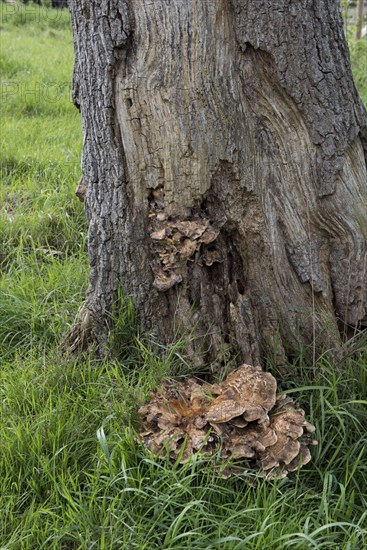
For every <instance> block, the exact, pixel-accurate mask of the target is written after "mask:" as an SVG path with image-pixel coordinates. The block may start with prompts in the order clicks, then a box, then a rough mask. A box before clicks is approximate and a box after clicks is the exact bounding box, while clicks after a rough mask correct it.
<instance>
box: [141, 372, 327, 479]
mask: <svg viewBox="0 0 367 550" xmlns="http://www.w3.org/2000/svg"><path fill="white" fill-rule="evenodd" d="M276 391H277V385H276V380H275V378H274V377H273V376H272V375H271V374H270V373H266V372H263V371H262V369H261V367H252V366H249V365H242V366H241V367H239V368H238V369H236V370H235V371H233V372H231V373H230V374H229V375H228V377H227V378H226V380H225V381H224V382H222V383H218V384H213V385H212V384H209V383H207V382H202V381H200V380H197V379H195V378H190V379H188V380H185V381H184V382H180V383H173V382H169V381H166V382H164V384H163V386H162V389H161V390H160V391H154V392H152V394H151V400H150V402H149V403H148V404H147V405H144V406H143V407H141V408H140V409H139V414H140V416H141V417H142V420H143V427H142V431H141V433H140V436H141V438H142V441H143V443H144V445H145V446H146V447H147V448H148V449H149V450H150V451H152V452H153V453H154V454H158V455H160V456H165V455H166V453H169V454H170V457H171V458H172V459H173V460H177V459H179V460H180V462H181V463H184V462H186V461H187V460H188V459H189V458H190V456H191V455H193V454H194V453H197V452H200V453H201V454H204V455H207V456H210V455H213V454H214V453H215V452H218V450H219V452H220V453H221V456H222V458H223V460H224V462H227V459H233V460H231V461H229V464H231V465H230V466H228V467H226V468H225V470H224V475H230V474H231V473H233V472H234V471H235V472H236V473H241V472H244V471H246V470H248V469H255V470H257V472H258V474H259V475H263V476H266V477H267V478H272V479H273V478H283V477H285V476H286V475H287V473H288V472H292V471H294V470H296V469H297V468H298V466H303V465H304V464H307V463H308V462H309V461H310V459H311V455H310V451H309V448H308V446H309V445H315V444H316V443H317V442H316V441H314V440H312V437H311V434H312V433H313V432H314V431H315V428H314V426H313V425H312V424H310V423H309V422H307V420H306V419H305V416H304V411H303V410H301V409H298V408H297V407H296V405H295V404H294V402H293V401H292V400H291V399H289V398H287V397H285V396H278V397H277V395H276ZM233 463H235V466H234V465H233Z"/></svg>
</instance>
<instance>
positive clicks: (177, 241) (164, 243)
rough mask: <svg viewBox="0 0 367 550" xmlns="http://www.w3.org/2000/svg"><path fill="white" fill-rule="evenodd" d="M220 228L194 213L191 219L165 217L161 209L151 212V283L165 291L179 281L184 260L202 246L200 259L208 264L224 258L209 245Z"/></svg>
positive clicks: (183, 268) (184, 267)
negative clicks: (152, 279) (152, 258)
mask: <svg viewBox="0 0 367 550" xmlns="http://www.w3.org/2000/svg"><path fill="white" fill-rule="evenodd" d="M219 232H220V228H219V227H216V226H215V225H214V224H212V223H211V222H210V220H208V219H207V218H203V217H202V216H199V215H196V216H192V217H191V218H190V219H184V220H183V219H180V218H178V217H172V216H168V215H167V214H165V213H164V212H162V211H158V212H155V211H153V212H151V213H150V229H149V234H150V239H151V248H152V252H153V256H154V260H153V262H152V264H151V267H152V270H153V273H154V282H153V285H154V287H155V288H157V289H158V290H160V291H162V292H164V291H166V290H168V289H170V288H172V287H173V286H174V285H175V284H177V283H180V282H181V281H182V280H183V278H184V276H185V273H186V269H187V262H188V261H189V260H190V259H193V258H194V256H195V254H196V252H198V251H199V250H200V249H202V262H201V263H204V264H205V265H207V266H210V265H212V264H213V263H214V262H221V261H223V259H222V256H221V253H220V252H219V251H217V250H215V248H211V249H209V248H208V245H212V243H213V242H214V241H215V240H216V238H217V237H218V235H219Z"/></svg>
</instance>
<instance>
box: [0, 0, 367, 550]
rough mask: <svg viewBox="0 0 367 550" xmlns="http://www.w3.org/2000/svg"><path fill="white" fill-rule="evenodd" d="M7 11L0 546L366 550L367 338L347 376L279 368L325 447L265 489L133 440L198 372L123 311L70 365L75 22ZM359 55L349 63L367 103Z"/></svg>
mask: <svg viewBox="0 0 367 550" xmlns="http://www.w3.org/2000/svg"><path fill="white" fill-rule="evenodd" d="M0 7H1V9H2V12H1V21H0V26H1V30H0V40H1V53H0V78H1V104H0V107H1V148H0V164H1V176H2V185H1V187H0V269H1V278H0V360H1V368H0V396H1V415H0V548H1V550H18V549H19V550H20V549H26V550H39V549H45V550H46V549H47V550H59V549H65V550H73V549H85V550H92V549H96V550H97V549H98V550H99V549H100V550H107V549H108V550H120V549H121V550H133V549H137V550H153V549H155V548H156V549H165V550H174V549H175V550H183V549H186V548H187V549H202V550H207V549H216V548H218V549H221V550H250V549H251V550H252V549H253V550H255V549H257V550H263V549H268V550H281V549H294V550H303V549H328V550H331V549H335V550H362V549H363V548H366V547H367V430H366V427H367V409H366V405H367V401H366V396H367V346H366V345H363V338H362V340H361V341H360V343H359V344H358V345H357V344H355V345H354V344H353V343H352V342H349V343H348V345H346V349H345V357H344V358H343V359H342V360H341V361H340V362H339V363H330V361H329V360H328V359H327V358H326V357H322V358H320V359H319V360H318V361H317V363H316V364H314V365H309V364H307V362H306V361H305V360H304V359H303V354H302V350H300V355H299V358H298V359H297V360H295V364H293V365H289V369H288V374H285V371H284V370H283V371H282V372H281V373H280V372H277V369H276V368H275V367H274V366H272V365H271V364H269V365H268V368H269V370H270V371H271V372H272V373H273V374H274V375H275V376H276V377H277V378H278V380H281V387H280V390H281V391H283V392H286V393H289V394H290V395H292V397H294V398H296V400H297V402H298V403H300V404H301V405H302V406H303V407H304V408H305V410H306V411H307V415H308V417H309V418H310V419H311V421H312V422H313V423H314V424H315V425H316V428H317V432H316V439H318V441H319V445H318V446H317V447H315V448H314V449H313V450H312V454H313V460H312V462H311V463H309V464H308V465H307V466H305V467H304V468H303V469H302V470H300V471H299V472H296V473H294V474H291V475H290V476H289V478H287V479H284V480H282V481H271V482H269V481H257V480H254V479H253V478H252V477H251V476H250V474H249V476H248V479H247V480H246V478H245V479H241V478H237V477H232V478H230V479H227V480H225V479H221V478H220V477H218V475H216V474H215V473H214V468H213V461H215V460H216V459H215V458H213V459H210V460H209V459H205V458H204V457H199V456H197V457H195V458H194V459H193V460H192V461H191V462H189V463H187V464H186V465H184V466H179V465H177V464H170V463H168V462H165V461H163V460H161V461H160V460H158V459H155V458H154V457H153V456H151V455H150V454H149V453H148V452H146V451H145V450H144V449H142V447H141V446H140V445H139V444H138V443H137V441H136V439H135V437H134V433H135V432H134V427H135V426H136V409H137V405H138V404H141V403H143V402H144V400H145V399H146V396H147V394H148V392H149V391H150V390H151V389H152V388H153V387H155V386H156V385H157V384H159V383H160V381H161V380H162V379H163V378H165V377H168V376H170V377H174V378H179V377H182V376H185V375H187V374H189V373H190V366H189V365H187V364H186V363H185V361H184V359H183V358H182V357H181V354H180V345H179V343H178V344H177V345H175V346H172V347H171V348H170V349H165V350H162V349H159V348H158V347H157V346H155V345H154V344H153V343H152V342H150V341H149V339H148V338H147V337H144V336H142V335H138V334H137V332H136V330H135V312H134V310H133V308H132V306H131V304H130V303H128V302H127V301H126V302H125V303H123V307H122V312H121V315H120V317H119V319H118V322H117V325H116V330H115V332H114V333H113V334H112V335H111V347H114V348H115V349H117V348H118V350H117V351H118V353H117V351H116V354H115V355H116V357H115V358H110V359H109V360H105V361H103V362H101V361H96V360H95V359H94V358H93V356H83V357H79V358H78V359H73V358H70V357H65V356H63V355H62V354H61V353H60V350H59V343H60V340H61V338H62V335H63V334H65V332H66V331H67V330H68V328H69V327H70V325H71V324H72V322H73V319H74V318H75V314H76V312H77V310H78V307H79V306H80V305H81V303H82V301H83V296H84V293H85V290H86V286H87V277H88V259H87V254H86V224H85V218H84V212H83V206H82V205H81V203H80V202H79V201H78V200H77V198H76V197H75V195H74V191H75V187H76V184H77V181H78V179H79V177H80V151H81V142H82V136H81V127H80V116H79V113H78V112H77V110H76V109H75V108H74V107H73V105H72V103H71V99H70V95H71V88H70V81H71V76H72V63H73V49H72V37H71V30H70V20H69V15H68V13H67V12H66V11H64V12H60V11H50V10H46V9H45V8H39V7H35V6H33V5H27V6H26V7H23V8H22V9H20V8H19V7H18V6H16V5H15V6H14V5H6V6H5V5H3V4H0ZM366 45H367V41H365V42H364V43H361V44H359V45H354V44H352V46H351V53H352V60H353V67H354V71H355V76H356V81H357V84H358V85H359V86H360V93H361V95H362V97H363V98H364V101H365V102H366V103H367V82H366V71H365V60H366V56H367V46H366ZM366 340H367V338H366V337H365V338H364V344H366ZM295 368H296V369H297V372H298V374H299V377H298V380H297V383H295V381H294V379H293V374H292V373H294V369H295Z"/></svg>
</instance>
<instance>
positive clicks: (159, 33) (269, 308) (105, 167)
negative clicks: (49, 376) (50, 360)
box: [69, 0, 367, 364]
mask: <svg viewBox="0 0 367 550" xmlns="http://www.w3.org/2000/svg"><path fill="white" fill-rule="evenodd" d="M70 7H71V12H72V17H73V28H74V41H75V52H76V63H75V74H74V102H75V103H76V104H77V105H80V109H81V114H82V121H83V131H84V138H85V139H84V147H83V162H82V165H83V176H84V181H85V183H86V188H87V191H86V196H85V204H86V211H87V215H88V220H89V254H90V263H91V275H90V288H89V291H88V296H87V300H86V304H85V307H84V309H83V310H82V312H81V314H80V315H81V318H83V315H84V316H85V311H86V310H87V311H88V319H89V321H88V326H90V329H89V332H88V334H89V336H88V338H87V339H86V338H85V337H83V338H82V340H81V339H80V330H79V329H80V324H79V325H77V326H76V329H75V330H74V331H73V332H72V334H71V335H70V338H69V344H70V345H71V347H77V345H78V344H80V342H81V341H83V343H85V342H88V340H93V339H97V340H101V335H102V334H103V333H104V331H105V328H104V327H105V325H104V323H105V320H106V319H107V318H108V312H109V311H110V310H111V307H112V305H113V303H114V300H115V296H116V291H117V288H118V287H119V286H120V285H122V286H123V287H124V288H125V290H126V292H128V293H129V294H131V295H132V296H133V297H134V300H135V303H136V306H137V307H138V309H139V311H140V317H141V325H142V327H144V329H148V330H153V331H154V332H156V334H157V335H158V337H159V338H160V339H161V340H162V341H163V342H169V341H172V339H174V338H175V337H176V336H177V335H178V334H181V333H182V332H183V333H184V334H186V335H188V334H190V333H191V334H192V336H193V339H192V340H191V341H190V343H189V345H188V352H189V353H190V354H191V359H192V361H194V362H195V361H196V362H197V363H203V362H204V361H207V360H209V359H211V360H213V359H216V360H217V362H218V364H220V363H221V362H223V361H227V360H228V359H229V358H230V357H234V356H237V357H239V358H241V359H242V360H244V361H246V362H249V363H257V362H258V361H259V360H260V359H261V358H263V357H264V356H265V355H268V354H272V356H274V354H275V359H276V361H278V362H279V363H283V362H284V361H285V360H286V355H287V354H289V353H292V352H294V351H296V350H297V349H299V346H300V344H310V343H311V342H314V343H315V345H316V348H317V349H321V348H322V347H324V348H325V347H326V348H330V347H335V348H337V347H338V345H339V342H340V328H341V327H343V326H346V325H348V326H349V327H351V328H352V329H353V327H357V326H361V325H363V324H367V317H366V308H367V244H366V243H367V172H366V143H367V140H366V138H367V115H366V111H365V109H364V107H363V105H362V102H361V100H360V98H359V97H358V94H357V92H356V89H355V86H354V83H353V79H352V75H351V70H350V64H349V57H348V52H347V46H346V42H345V38H344V35H343V26H342V20H341V16H340V13H339V7H338V2H337V1H336V0H318V1H317V2H315V1H313V0H300V1H299V2H296V3H295V2H289V1H288V0H272V1H270V0H256V1H254V0H231V1H228V0H210V1H204V0H154V2H152V1H151V0H120V1H118V2H112V0H104V1H102V2H96V1H91V2H86V1H81V2H80V1H78V2H77V1H76V0H71V1H70ZM364 147H365V149H364ZM204 226H205V229H203V231H201V229H202V228H203V227H204ZM200 231H201V233H200ZM199 233H200V235H199ZM95 327H98V328H97V329H96V328H95ZM106 327H107V325H106ZM84 332H85V331H84ZM274 350H275V351H274Z"/></svg>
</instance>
